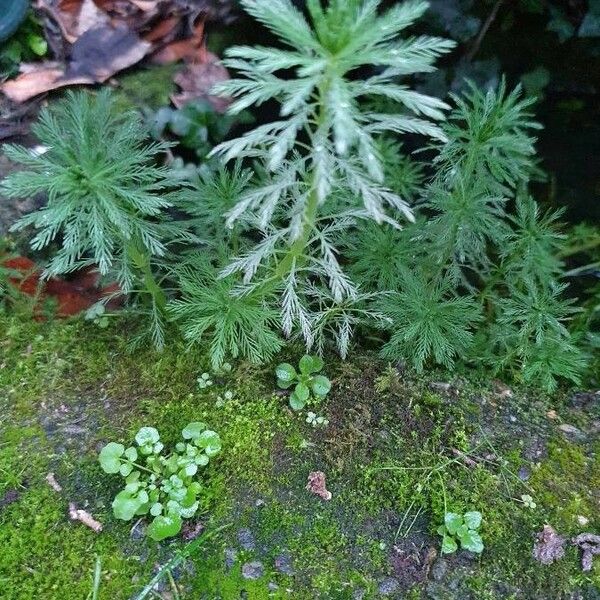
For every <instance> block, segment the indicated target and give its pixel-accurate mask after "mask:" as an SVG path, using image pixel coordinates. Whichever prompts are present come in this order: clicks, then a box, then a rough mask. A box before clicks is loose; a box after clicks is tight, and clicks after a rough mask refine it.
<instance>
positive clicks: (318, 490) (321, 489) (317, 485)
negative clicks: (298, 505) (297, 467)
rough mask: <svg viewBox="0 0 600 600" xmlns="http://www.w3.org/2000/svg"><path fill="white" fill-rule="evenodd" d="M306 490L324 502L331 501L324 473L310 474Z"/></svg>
mask: <svg viewBox="0 0 600 600" xmlns="http://www.w3.org/2000/svg"><path fill="white" fill-rule="evenodd" d="M306 489H307V490H308V491H309V492H311V493H313V494H316V495H317V496H319V497H320V498H323V500H331V492H330V491H329V490H328V489H327V487H326V484H325V473H323V471H312V472H310V473H309V474H308V483H307V484H306Z"/></svg>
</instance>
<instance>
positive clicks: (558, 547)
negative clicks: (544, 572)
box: [533, 525, 566, 565]
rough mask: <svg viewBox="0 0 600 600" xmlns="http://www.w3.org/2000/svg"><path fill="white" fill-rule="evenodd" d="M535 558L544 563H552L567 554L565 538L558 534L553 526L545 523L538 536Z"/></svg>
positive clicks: (535, 545) (534, 547) (534, 550)
mask: <svg viewBox="0 0 600 600" xmlns="http://www.w3.org/2000/svg"><path fill="white" fill-rule="evenodd" d="M536 538H537V540H536V542H535V544H534V546H533V558H535V560H537V561H538V562H540V563H542V564H543V565H550V564H552V563H553V562H554V561H557V560H559V559H561V558H562V557H563V556H564V555H565V542H566V540H565V538H564V537H562V536H560V535H558V534H557V533H556V531H555V530H554V528H553V527H551V526H550V525H544V528H543V529H542V531H540V533H538V534H537V536H536Z"/></svg>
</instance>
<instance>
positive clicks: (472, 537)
mask: <svg viewBox="0 0 600 600" xmlns="http://www.w3.org/2000/svg"><path fill="white" fill-rule="evenodd" d="M458 539H459V540H460V545H461V546H462V547H463V548H464V549H465V550H470V551H471V552H475V553H476V554H481V552H483V540H482V539H481V536H480V535H479V534H478V533H477V532H476V531H473V530H472V529H467V530H466V531H464V532H463V531H460V532H459V534H458Z"/></svg>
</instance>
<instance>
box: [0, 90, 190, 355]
mask: <svg viewBox="0 0 600 600" xmlns="http://www.w3.org/2000/svg"><path fill="white" fill-rule="evenodd" d="M32 130H33V133H34V134H35V135H36V136H37V138H38V140H39V141H40V143H41V144H42V145H43V147H44V151H42V152H32V151H31V150H29V149H27V148H24V147H21V146H15V145H6V146H4V151H5V153H6V155H7V156H8V157H9V158H10V159H11V160H13V161H15V162H17V163H21V164H22V165H24V167H25V169H24V170H23V171H19V172H16V173H13V174H11V175H9V176H8V177H7V178H6V179H5V180H4V181H3V183H2V189H3V192H4V193H5V194H6V195H7V196H9V197H26V196H30V195H33V194H37V193H40V192H42V193H45V194H46V195H47V204H46V205H45V206H44V207H42V208H41V209H39V210H37V211H35V212H32V213H30V214H28V215H26V216H24V217H23V218H22V219H20V220H19V221H18V222H17V223H16V224H15V226H14V227H13V229H14V230H17V231H18V230H22V229H25V228H26V227H29V226H32V227H33V228H34V229H36V230H37V233H36V234H35V235H34V237H33V238H32V240H31V247H32V248H33V249H34V250H41V249H43V248H46V247H48V246H50V245H54V244H56V245H57V248H56V250H55V252H54V253H53V255H52V256H51V257H50V259H49V262H48V264H47V266H46V269H45V272H44V275H45V276H46V277H49V276H53V275H61V274H64V273H69V272H71V271H74V270H76V269H78V268H81V267H84V266H88V265H92V266H96V267H97V268H98V270H99V271H100V273H101V274H102V275H108V274H109V273H110V274H111V275H113V276H115V277H116V278H117V280H118V282H119V284H120V286H121V288H122V290H123V291H124V292H130V291H137V292H143V293H144V297H145V300H146V302H145V304H146V307H145V308H142V309H141V310H143V311H144V312H147V313H148V315H149V316H150V319H151V321H150V323H151V326H150V334H151V337H152V339H153V341H154V343H155V344H156V345H157V346H158V347H162V346H163V345H164V342H165V340H164V327H165V317H166V315H165V313H164V309H165V305H166V296H165V294H164V292H163V291H162V290H161V288H160V286H159V284H158V283H157V280H156V278H155V275H154V273H153V268H154V264H153V263H155V262H156V260H159V259H162V258H164V257H165V255H166V253H167V246H168V244H171V243H174V242H177V241H190V240H192V239H193V238H192V237H191V236H190V235H189V234H188V233H187V232H186V230H185V228H184V227H183V226H182V225H181V223H180V222H176V221H172V220H169V219H168V215H167V210H168V209H169V208H170V207H172V206H173V202H174V200H175V198H174V197H173V195H172V193H171V190H172V188H173V185H174V182H173V181H171V179H170V177H169V171H168V169H167V168H166V167H161V166H157V164H156V163H157V160H158V158H159V156H160V154H161V153H163V152H164V151H165V150H166V149H167V148H168V144H165V143H162V142H156V143H153V142H151V141H149V140H148V132H147V130H146V128H145V126H144V125H143V124H142V120H141V119H140V117H139V116H138V115H137V114H135V113H125V114H119V113H118V112H117V111H116V110H115V107H114V99H113V97H112V96H111V93H110V91H109V90H103V91H101V92H100V93H99V94H98V95H97V96H92V95H91V94H87V93H84V92H79V93H72V92H69V93H68V94H67V97H66V99H65V100H63V101H61V102H58V103H56V104H55V105H54V106H53V107H52V108H51V109H43V110H42V111H41V113H40V118H39V121H38V122H37V123H36V124H34V125H33V127H32Z"/></svg>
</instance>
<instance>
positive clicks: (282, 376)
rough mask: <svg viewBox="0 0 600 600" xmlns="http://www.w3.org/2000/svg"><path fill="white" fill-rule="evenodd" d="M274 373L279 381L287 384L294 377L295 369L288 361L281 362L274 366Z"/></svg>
mask: <svg viewBox="0 0 600 600" xmlns="http://www.w3.org/2000/svg"><path fill="white" fill-rule="evenodd" d="M275 375H276V376H277V379H278V380H279V381H282V382H286V383H288V384H289V383H290V382H292V381H294V379H295V378H296V369H294V367H293V366H292V365H290V364H289V363H281V364H280V365H277V367H276V368H275Z"/></svg>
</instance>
